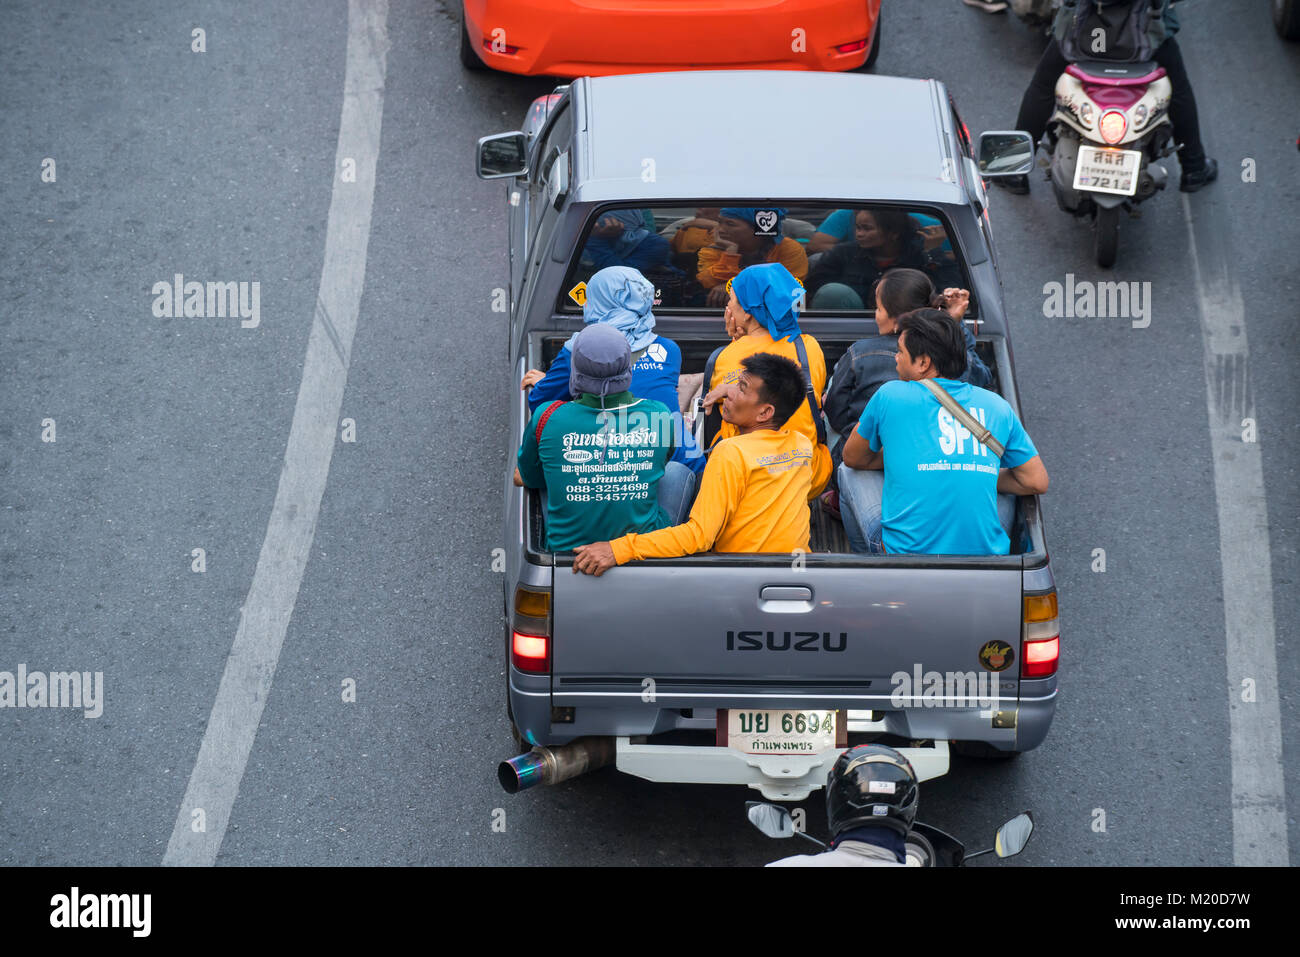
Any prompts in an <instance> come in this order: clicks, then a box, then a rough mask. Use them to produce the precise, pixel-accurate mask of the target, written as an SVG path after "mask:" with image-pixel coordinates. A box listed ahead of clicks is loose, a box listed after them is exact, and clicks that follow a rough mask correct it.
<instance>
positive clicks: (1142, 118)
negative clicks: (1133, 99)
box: [1133, 103, 1147, 130]
mask: <svg viewBox="0 0 1300 957" xmlns="http://www.w3.org/2000/svg"><path fill="white" fill-rule="evenodd" d="M1146 121H1147V105H1146V104H1145V103H1139V104H1138V105H1137V109H1135V110H1134V111H1133V129H1135V130H1139V129H1141V128H1142V124H1143V123H1145V122H1146Z"/></svg>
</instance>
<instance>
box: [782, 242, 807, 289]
mask: <svg viewBox="0 0 1300 957" xmlns="http://www.w3.org/2000/svg"><path fill="white" fill-rule="evenodd" d="M776 261H777V262H779V263H780V264H781V265H782V266H784V267H785V268H786V269H788V270H790V275H792V276H794V278H795V279H805V278H807V276H808V254H807V253H806V252H804V251H803V244H802V243H800V242H797V241H796V240H793V239H790V238H789V237H786V238H785V239H783V240H781V242H780V243H779V244H778V245H777V248H776Z"/></svg>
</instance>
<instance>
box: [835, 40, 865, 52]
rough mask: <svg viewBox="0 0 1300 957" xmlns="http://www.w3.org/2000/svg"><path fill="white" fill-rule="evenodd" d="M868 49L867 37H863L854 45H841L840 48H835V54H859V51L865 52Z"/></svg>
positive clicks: (853, 43) (854, 42)
mask: <svg viewBox="0 0 1300 957" xmlns="http://www.w3.org/2000/svg"><path fill="white" fill-rule="evenodd" d="M866 48H867V39H866V37H863V38H862V39H861V40H854V41H853V42H852V43H841V44H840V45H839V46H837V47H836V48H835V52H836V53H857V52H858V51H859V50H865V49H866Z"/></svg>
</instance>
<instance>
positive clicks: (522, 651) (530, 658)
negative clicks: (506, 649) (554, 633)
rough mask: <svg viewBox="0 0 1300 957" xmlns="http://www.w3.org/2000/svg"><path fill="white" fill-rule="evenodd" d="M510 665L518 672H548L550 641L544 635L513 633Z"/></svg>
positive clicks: (549, 667)
mask: <svg viewBox="0 0 1300 957" xmlns="http://www.w3.org/2000/svg"><path fill="white" fill-rule="evenodd" d="M510 663H511V664H513V665H514V666H515V667H516V668H518V669H519V670H520V671H550V670H551V639H550V638H549V637H547V636H546V635H525V634H524V633H523V632H519V631H516V632H513V634H512V637H511V641H510Z"/></svg>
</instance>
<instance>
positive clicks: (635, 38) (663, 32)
mask: <svg viewBox="0 0 1300 957" xmlns="http://www.w3.org/2000/svg"><path fill="white" fill-rule="evenodd" d="M879 49H880V0H464V18H463V19H462V21H461V35H460V60H461V63H463V64H464V65H465V66H466V67H467V68H468V69H471V70H482V69H486V68H491V69H494V70H502V71H504V72H506V73H523V74H528V75H550V76H565V77H574V76H608V75H610V74H617V73H657V72H660V71H664V70H694V69H718V68H722V69H731V68H734V69H744V70H854V69H861V68H867V67H870V66H871V65H872V64H873V63H874V62H875V60H876V54H877V53H878V52H879Z"/></svg>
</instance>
